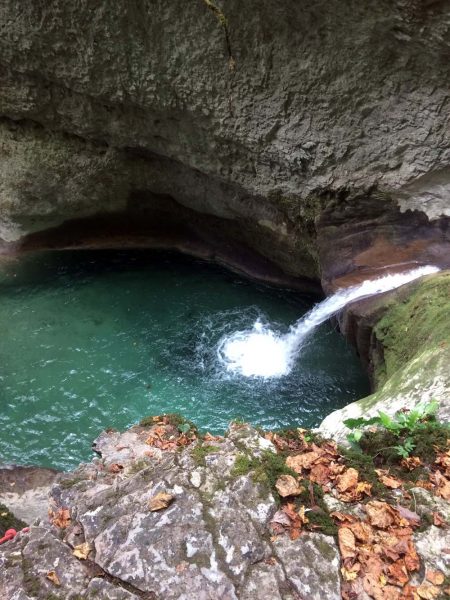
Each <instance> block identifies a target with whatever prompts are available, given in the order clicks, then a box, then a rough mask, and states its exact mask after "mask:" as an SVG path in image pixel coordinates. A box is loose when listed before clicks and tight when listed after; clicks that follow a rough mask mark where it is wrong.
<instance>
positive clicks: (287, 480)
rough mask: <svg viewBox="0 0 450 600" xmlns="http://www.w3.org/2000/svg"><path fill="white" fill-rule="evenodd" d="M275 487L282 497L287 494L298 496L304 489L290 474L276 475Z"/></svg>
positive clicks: (285, 496)
mask: <svg viewBox="0 0 450 600" xmlns="http://www.w3.org/2000/svg"><path fill="white" fill-rule="evenodd" d="M275 487H276V488H277V492H278V493H279V494H280V496H281V497H282V498H287V496H299V495H300V494H301V493H302V492H304V491H305V488H304V487H302V486H301V485H299V484H298V482H297V480H296V479H295V477H292V475H281V476H280V477H278V479H277V482H276V484H275Z"/></svg>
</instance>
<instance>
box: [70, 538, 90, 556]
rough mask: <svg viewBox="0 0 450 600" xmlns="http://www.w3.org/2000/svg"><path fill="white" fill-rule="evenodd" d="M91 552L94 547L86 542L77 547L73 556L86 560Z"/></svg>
mask: <svg viewBox="0 0 450 600" xmlns="http://www.w3.org/2000/svg"><path fill="white" fill-rule="evenodd" d="M91 550H92V546H91V545H90V544H89V542H84V544H78V546H75V547H74V549H73V553H72V554H73V555H74V556H76V557H77V558H80V559H81V560H86V559H87V557H88V556H89V552H90V551H91Z"/></svg>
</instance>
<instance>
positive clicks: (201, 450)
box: [191, 443, 220, 467]
mask: <svg viewBox="0 0 450 600" xmlns="http://www.w3.org/2000/svg"><path fill="white" fill-rule="evenodd" d="M219 451H220V448H219V447H218V446H209V445H208V444H200V443H199V444H197V446H195V448H193V449H192V450H191V456H192V457H193V459H194V460H195V462H196V464H197V465H198V466H200V467H204V466H205V465H206V461H205V457H206V456H207V455H208V454H213V453H214V452H219Z"/></svg>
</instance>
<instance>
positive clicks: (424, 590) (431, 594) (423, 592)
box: [416, 583, 441, 600]
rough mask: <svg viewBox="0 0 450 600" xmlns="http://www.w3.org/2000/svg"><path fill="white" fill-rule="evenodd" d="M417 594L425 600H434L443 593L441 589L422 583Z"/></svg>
mask: <svg viewBox="0 0 450 600" xmlns="http://www.w3.org/2000/svg"><path fill="white" fill-rule="evenodd" d="M416 592H417V594H418V595H419V598H422V599H423V600H434V598H437V597H438V596H439V594H440V593H441V591H440V589H439V588H438V587H436V586H435V585H433V584H431V583H422V584H421V585H419V587H418V588H417V589H416Z"/></svg>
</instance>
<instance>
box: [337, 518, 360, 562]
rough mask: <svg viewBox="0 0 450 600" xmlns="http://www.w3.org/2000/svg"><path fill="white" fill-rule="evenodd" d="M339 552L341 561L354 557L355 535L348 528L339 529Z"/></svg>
mask: <svg viewBox="0 0 450 600" xmlns="http://www.w3.org/2000/svg"><path fill="white" fill-rule="evenodd" d="M338 541H339V550H340V552H341V556H342V560H344V561H345V560H346V559H347V558H355V557H356V540H355V535H354V533H353V531H352V530H351V529H349V528H348V527H345V526H343V527H340V528H339V531H338Z"/></svg>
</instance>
